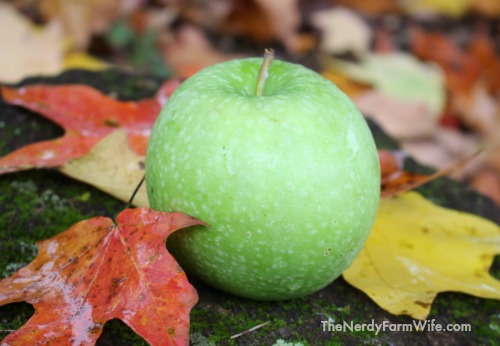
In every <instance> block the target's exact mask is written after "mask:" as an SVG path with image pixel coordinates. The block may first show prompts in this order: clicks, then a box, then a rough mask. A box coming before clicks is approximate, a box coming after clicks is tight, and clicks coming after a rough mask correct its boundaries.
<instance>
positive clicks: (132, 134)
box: [0, 80, 179, 174]
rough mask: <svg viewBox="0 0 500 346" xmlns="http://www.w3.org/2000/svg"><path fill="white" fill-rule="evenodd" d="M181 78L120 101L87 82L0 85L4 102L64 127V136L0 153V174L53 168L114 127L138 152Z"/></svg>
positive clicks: (86, 149) (142, 151) (79, 154)
mask: <svg viewBox="0 0 500 346" xmlns="http://www.w3.org/2000/svg"><path fill="white" fill-rule="evenodd" d="M178 85H179V82H178V81H176V80H172V81H167V82H166V83H165V84H164V85H163V86H162V87H161V88H160V89H159V91H158V92H157V93H156V95H155V96H154V97H153V98H151V99H146V100H141V101H138V102H133V101H127V102H124V101H118V100H115V99H113V98H111V97H109V96H107V95H104V94H102V93H101V92H99V91H97V90H96V89H93V88H91V87H88V86H85V85H62V86H49V85H42V84H40V85H32V86H26V87H21V88H18V89H14V88H8V87H3V88H2V89H1V92H2V96H3V98H4V99H5V101H6V102H7V103H10V104H14V105H19V106H23V107H25V108H28V109H29V110H31V111H34V112H37V113H40V114H41V115H43V116H45V117H46V118H48V119H50V120H52V121H54V122H55V123H57V124H58V125H60V126H61V127H63V128H64V129H65V130H66V133H65V134H64V136H63V137H60V138H57V139H54V140H48V141H44V142H38V143H33V144H29V145H27V146H24V147H22V148H20V149H18V150H16V151H14V152H12V153H10V154H8V155H6V156H4V157H2V158H0V174H2V173H8V172H15V171H20V170H25V169H30V168H40V167H55V166H61V165H63V164H64V163H65V162H66V161H67V160H68V159H76V158H79V157H82V156H83V155H85V154H87V153H88V152H89V150H90V149H91V148H92V147H93V146H94V144H96V143H97V142H98V141H99V140H100V139H102V138H103V137H105V136H106V135H108V134H109V133H111V132H113V131H114V130H116V129H117V128H122V129H124V130H125V131H126V132H127V134H128V140H129V144H130V146H131V147H132V149H133V150H134V151H136V152H137V153H138V154H141V155H144V154H145V153H146V147H147V141H148V138H149V134H150V132H151V129H152V127H153V124H154V121H155V120H156V117H157V116H158V113H159V112H160V110H161V108H162V106H163V105H164V104H165V102H166V100H167V98H168V96H170V94H171V93H172V92H173V91H174V90H175V88H177V86H178Z"/></svg>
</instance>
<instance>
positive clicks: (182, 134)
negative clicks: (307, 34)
mask: <svg viewBox="0 0 500 346" xmlns="http://www.w3.org/2000/svg"><path fill="white" fill-rule="evenodd" d="M261 62H262V59H257V58H248V59H240V60H232V61H229V62H225V63H221V64H218V65H213V66H211V67H208V68H206V69H204V70H202V71H200V72H198V73H197V74H195V75H194V76H192V77H191V78H189V79H188V80H186V81H185V82H184V83H183V84H182V85H181V86H180V87H179V88H178V89H177V90H176V91H175V92H174V94H173V95H172V96H171V98H170V99H169V101H168V102H167V104H166V106H165V107H164V109H163V110H162V111H161V113H160V115H159V117H158V119H157V121H156V123H155V126H154V128H153V131H152V134H151V137H150V140H149V147H148V151H147V155H146V182H147V192H148V198H149V202H150V204H151V207H152V208H154V209H157V210H161V211H181V212H184V213H186V214H189V215H192V216H195V217H197V218H199V219H201V220H203V221H205V222H206V223H208V224H209V225H210V226H209V227H208V228H207V227H193V228H190V229H186V230H182V231H178V232H175V233H174V234H173V235H171V236H170V237H169V241H168V243H167V245H168V248H169V250H170V251H171V252H172V254H173V255H174V257H175V258H176V259H177V260H178V261H179V263H180V264H181V266H182V267H183V268H184V269H185V270H186V271H187V272H188V273H191V274H194V275H195V276H197V277H199V278H201V279H202V280H203V281H205V282H206V283H208V284H210V285H212V286H214V287H217V288H219V289H221V290H223V291H226V292H230V293H233V294H235V295H238V296H242V297H247V298H253V299H259V300H282V299H290V298H295V297H300V296H304V295H307V294H310V293H313V292H315V291H317V290H319V289H321V288H323V287H325V286H326V285H328V284H329V283H331V282H332V281H333V280H334V279H335V278H337V277H338V276H339V275H340V274H341V273H342V272H343V271H344V270H345V269H346V268H347V267H348V266H349V265H350V263H351V262H352V261H353V260H354V258H355V257H356V255H357V254H358V253H359V251H360V250H361V249H362V247H363V245H364V243H365V240H366V238H367V236H368V234H369V232H370V230H371V227H372V225H373V222H374V218H375V214H376V211H377V208H378V203H379V196H380V166H379V160H378V155H377V150H376V147H375V143H374V140H373V137H372V135H371V132H370V130H369V128H368V126H367V124H366V122H365V120H364V118H363V117H362V115H361V114H360V113H359V111H358V110H357V109H356V108H355V106H354V105H353V103H352V102H351V101H350V100H349V98H348V97H347V96H346V95H345V94H343V93H342V92H341V91H340V90H339V89H338V88H337V87H336V86H335V85H333V84H332V83H331V82H329V81H327V80H325V79H324V78H323V77H321V76H320V75H319V74H317V73H315V72H313V71H311V70H309V69H307V68H305V67H303V66H300V65H296V64H291V63H288V62H283V61H280V60H274V61H273V63H272V66H271V68H270V69H269V73H268V78H267V80H266V82H265V86H264V92H263V95H262V96H255V87H256V84H257V76H258V74H259V68H260V65H261Z"/></svg>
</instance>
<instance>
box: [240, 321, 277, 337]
mask: <svg viewBox="0 0 500 346" xmlns="http://www.w3.org/2000/svg"><path fill="white" fill-rule="evenodd" d="M269 323H271V321H267V322H264V323H261V324H259V325H256V326H255V327H252V328H250V329H247V330H245V331H244V332H241V333H239V334H234V335H233V336H231V337H230V339H236V338H239V337H240V336H242V335H245V334H248V333H251V332H253V331H254V330H256V329H259V328H262V327H264V326H267V325H268V324H269Z"/></svg>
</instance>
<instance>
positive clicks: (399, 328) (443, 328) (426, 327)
mask: <svg viewBox="0 0 500 346" xmlns="http://www.w3.org/2000/svg"><path fill="white" fill-rule="evenodd" d="M412 322H413V323H391V322H389V321H387V320H385V321H383V322H382V323H376V322H375V320H373V319H372V320H371V322H370V323H354V322H353V321H350V322H347V321H343V322H339V323H336V322H334V321H332V320H327V321H321V329H322V330H323V331H324V332H342V333H345V332H363V331H368V332H375V335H377V334H378V333H380V332H413V331H420V332H470V331H471V329H472V328H471V325H470V324H468V323H462V324H458V323H455V324H440V323H436V320H434V319H432V320H424V321H420V320H413V321H412Z"/></svg>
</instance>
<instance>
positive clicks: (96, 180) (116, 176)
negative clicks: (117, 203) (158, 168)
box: [59, 130, 149, 207]
mask: <svg viewBox="0 0 500 346" xmlns="http://www.w3.org/2000/svg"><path fill="white" fill-rule="evenodd" d="M144 160H145V158H144V156H140V155H138V154H136V153H135V152H134V151H133V150H132V149H130V147H129V146H128V140H127V135H126V133H125V132H124V131H123V130H117V131H115V132H112V133H111V134H109V135H108V136H106V137H104V138H103V139H102V140H101V141H99V143H97V144H96V145H95V146H94V147H93V148H92V150H91V151H90V152H89V153H88V154H87V155H85V156H83V157H81V158H79V159H76V160H70V161H68V162H67V163H65V164H64V165H63V166H61V167H60V168H59V170H60V171H61V172H62V173H64V174H66V175H68V176H70V177H72V178H74V179H77V180H80V181H83V182H85V183H88V184H90V185H92V186H94V187H97V188H98V189H100V190H102V191H104V192H107V193H109V194H110V195H112V196H114V197H116V198H118V199H120V200H122V201H128V200H129V199H130V197H131V196H132V193H133V192H134V190H135V188H136V187H137V185H138V183H139V182H140V181H141V179H142V178H143V177H144ZM133 204H134V205H135V206H138V207H149V202H148V196H147V193H146V186H145V184H142V186H141V188H140V189H139V191H138V192H137V194H136V196H135V198H134V201H133Z"/></svg>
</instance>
